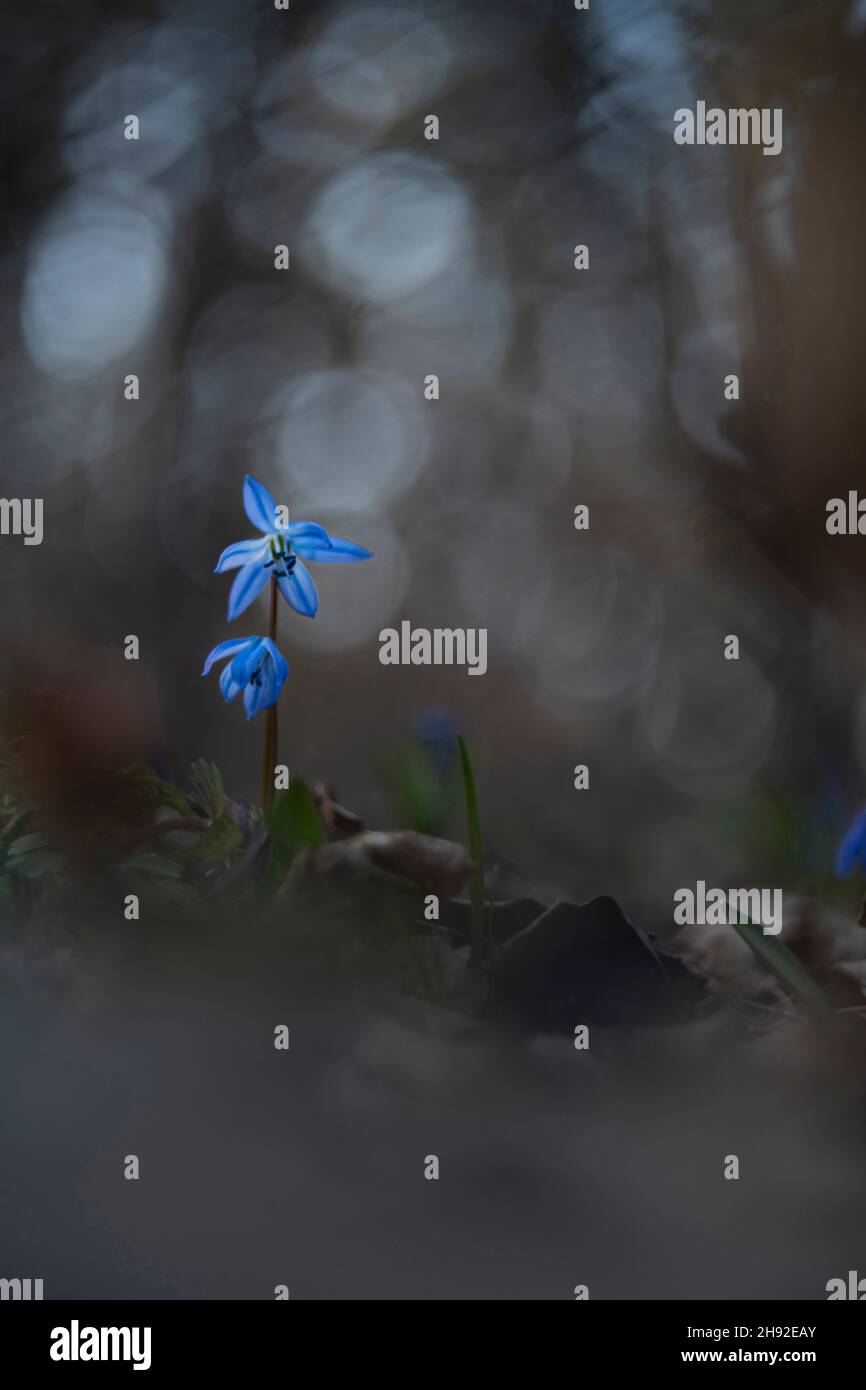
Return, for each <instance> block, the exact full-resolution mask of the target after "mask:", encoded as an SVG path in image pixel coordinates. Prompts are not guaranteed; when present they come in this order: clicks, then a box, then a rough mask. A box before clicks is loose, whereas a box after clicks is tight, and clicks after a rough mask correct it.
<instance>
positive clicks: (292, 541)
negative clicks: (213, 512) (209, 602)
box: [216, 475, 371, 622]
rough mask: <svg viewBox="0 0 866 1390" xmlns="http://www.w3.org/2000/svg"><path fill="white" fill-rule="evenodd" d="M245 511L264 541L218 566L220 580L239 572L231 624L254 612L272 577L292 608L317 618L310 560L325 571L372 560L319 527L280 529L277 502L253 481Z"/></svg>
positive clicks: (233, 552)
mask: <svg viewBox="0 0 866 1390" xmlns="http://www.w3.org/2000/svg"><path fill="white" fill-rule="evenodd" d="M244 510H245V511H246V514H247V516H248V517H249V519H250V521H251V522H252V523H253V525H254V526H257V527H258V529H259V530H260V531H261V532H263V535H262V536H261V537H259V538H257V539H256V540H251V541H236V542H235V544H234V545H230V546H228V547H227V548H226V549H225V550H224V551H223V553H222V555H221V556H220V557H219V560H218V561H217V566H216V573H217V574H223V573H224V572H225V571H226V570H232V569H236V570H238V574H237V575H236V577H235V581H234V583H233V584H232V587H231V593H230V594H229V609H228V616H229V621H230V622H231V620H232V619H233V618H237V617H238V616H239V615H240V614H241V613H243V612H244V610H245V609H247V608H249V606H250V604H251V603H252V602H253V599H255V598H256V596H257V595H258V594H260V593H261V591H262V589H263V588H264V587H265V585H266V584H267V582H268V580H269V579H270V578H271V576H272V575H273V577H274V579H276V581H277V586H278V588H279V590H280V593H281V594H282V595H283V597H284V598H285V599H286V601H287V602H288V603H290V604H291V606H292V608H294V609H295V611H296V612H297V613H302V614H303V616H304V617H305V618H312V617H314V616H315V613H316V609H317V608H318V606H319V596H318V594H317V593H316V586H315V584H314V583H313V578H312V575H311V574H310V572H309V570H308V569H307V567H306V565H305V564H304V560H312V561H314V562H316V563H317V564H320V565H340V564H352V563H353V562H354V561H356V560H368V559H369V558H370V555H371V552H370V551H369V550H364V548H363V546H360V545H354V544H353V542H352V541H343V540H340V539H339V538H338V537H337V536H329V535H328V533H327V531H326V530H325V528H324V527H323V526H317V525H316V523H315V522H314V521H293V522H290V523H289V524H288V525H287V526H280V525H278V522H277V510H278V509H277V504H276V503H275V502H274V499H273V497H272V496H271V494H270V493H269V492H268V490H267V488H266V487H262V485H261V483H257V482H256V480H255V478H251V477H249V475H247V477H246V478H245V479H244Z"/></svg>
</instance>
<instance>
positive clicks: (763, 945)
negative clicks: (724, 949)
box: [734, 922, 834, 1018]
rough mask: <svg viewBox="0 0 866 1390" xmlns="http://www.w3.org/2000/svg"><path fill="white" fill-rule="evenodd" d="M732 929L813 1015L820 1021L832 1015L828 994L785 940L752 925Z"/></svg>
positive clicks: (743, 924) (742, 924)
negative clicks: (767, 934)
mask: <svg viewBox="0 0 866 1390" xmlns="http://www.w3.org/2000/svg"><path fill="white" fill-rule="evenodd" d="M734 927H735V928H736V930H737V931H738V932H739V933H740V936H741V937H742V938H743V940H744V941H745V943H746V945H747V946H749V947H750V948H751V950H752V951H754V953H755V955H756V956H757V958H758V960H759V961H760V962H761V965H763V967H764V969H765V970H769V971H770V972H771V974H773V975H775V976H776V979H777V980H779V982H780V983H781V984H782V985H784V986H785V988H786V989H788V990H790V991H791V993H792V994H794V995H795V996H796V997H797V998H798V999H799V1000H800V1002H801V1003H803V1004H805V1005H806V1007H807V1008H808V1009H810V1010H811V1011H812V1013H814V1014H817V1015H818V1017H819V1018H830V1017H831V1016H832V1014H833V1013H834V1009H833V1005H832V1004H831V1003H830V1000H829V999H828V998H827V995H826V994H825V993H824V991H823V989H822V988H821V986H820V985H819V984H818V981H817V980H816V979H815V977H814V976H813V975H811V974H810V973H809V971H808V970H807V969H806V967H805V965H801V963H800V961H798V959H797V957H796V956H795V955H794V953H793V951H791V950H790V949H789V948H788V947H787V946H786V945H785V943H784V941H780V940H779V939H778V937H775V936H764V934H763V932H762V931H760V930H759V928H757V927H756V926H754V925H753V924H752V923H751V922H735V923H734Z"/></svg>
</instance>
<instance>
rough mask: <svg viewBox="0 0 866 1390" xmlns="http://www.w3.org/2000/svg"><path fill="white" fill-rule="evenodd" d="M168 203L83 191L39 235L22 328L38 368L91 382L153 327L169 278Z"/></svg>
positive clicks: (98, 189) (61, 205)
mask: <svg viewBox="0 0 866 1390" xmlns="http://www.w3.org/2000/svg"><path fill="white" fill-rule="evenodd" d="M168 225H169V216H168V209H167V206H166V204H165V202H164V200H163V199H162V198H161V197H160V196H159V194H157V193H155V192H154V191H153V190H147V196H146V197H145V190H143V189H141V188H138V189H136V192H135V201H133V199H132V198H126V197H125V196H123V194H122V193H121V192H120V191H119V190H117V189H116V188H114V189H108V188H106V187H102V186H90V185H86V184H81V185H79V186H78V187H77V188H76V189H74V190H73V191H72V192H71V193H70V194H68V195H67V196H65V197H64V198H62V199H61V200H60V201H59V202H58V203H57V205H56V206H55V209H54V212H53V213H52V214H51V215H50V216H49V218H48V220H47V222H46V223H45V224H43V226H42V228H41V230H40V231H39V233H38V234H37V237H36V240H35V243H34V244H33V246H32V248H31V253H30V258H29V264H28V266H27V272H26V278H25V284H24V295H23V302H22V308H21V319H22V328H23V332H24V339H25V342H26V344H27V348H28V351H29V352H30V355H31V357H32V358H33V360H34V362H36V363H37V365H38V366H39V367H41V368H42V370H43V371H46V372H48V373H49V374H51V375H55V376H59V377H67V378H79V379H80V378H86V377H89V376H94V375H96V374H97V373H99V372H101V371H104V370H105V369H106V368H107V367H108V366H110V365H111V363H113V362H115V361H116V360H117V359H118V358H119V357H121V356H122V355H123V354H126V353H129V352H130V351H131V350H132V349H133V348H134V347H135V346H136V345H137V344H138V343H140V342H141V340H142V339H143V338H144V337H145V336H146V335H147V334H148V332H149V331H150V330H151V328H152V327H153V325H154V323H155V321H156V319H157V316H158V314H159V310H160V307H161V304H162V300H163V295H164V292H165V288H166V282H167V278H168V271H167V264H166V241H167V229H168Z"/></svg>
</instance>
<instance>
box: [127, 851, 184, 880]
mask: <svg viewBox="0 0 866 1390" xmlns="http://www.w3.org/2000/svg"><path fill="white" fill-rule="evenodd" d="M120 871H121V873H131V874H143V875H145V876H146V877H148V878H160V879H163V878H164V879H178V878H180V877H181V875H182V874H183V865H182V864H178V862H177V860H176V859H167V858H166V857H165V855H164V854H152V853H145V854H136V855H135V857H134V858H133V859H125V860H124V861H123V863H122V864H121V865H120Z"/></svg>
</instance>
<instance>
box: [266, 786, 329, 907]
mask: <svg viewBox="0 0 866 1390" xmlns="http://www.w3.org/2000/svg"><path fill="white" fill-rule="evenodd" d="M324 839H325V831H324V829H323V827H322V822H321V819H320V818H319V813H318V811H317V810H316V806H315V802H314V801H313V798H312V797H311V795H310V793H309V791H308V790H307V787H306V785H305V784H304V783H303V782H302V781H300V780H297V781H296V780H293V781H292V782H291V784H290V785H289V787H288V788H287V789H286V791H283V792H280V793H279V794H278V795H277V796H276V797H275V799H274V804H273V807H272V808H271V813H270V816H269V817H268V856H267V860H266V862H265V869H264V873H263V875H262V879H261V887H262V890H263V891H264V892H265V893H274V892H276V890H277V888H279V886H280V884H281V883H282V881H283V879H284V878H285V876H286V874H287V873H288V871H289V868H290V867H291V863H292V860H293V859H294V857H295V855H296V854H297V853H298V852H299V851H300V850H302V849H306V848H307V847H308V846H310V845H320V844H322V843H323V841H324Z"/></svg>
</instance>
